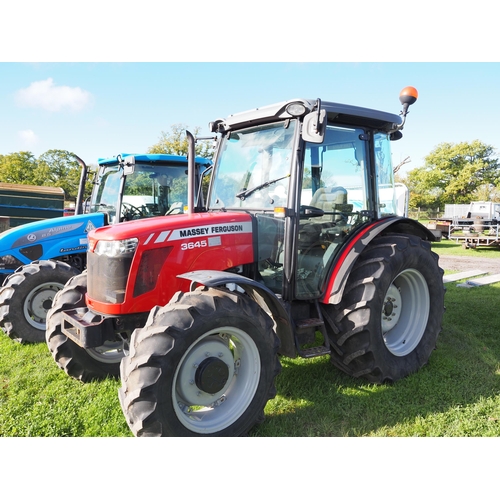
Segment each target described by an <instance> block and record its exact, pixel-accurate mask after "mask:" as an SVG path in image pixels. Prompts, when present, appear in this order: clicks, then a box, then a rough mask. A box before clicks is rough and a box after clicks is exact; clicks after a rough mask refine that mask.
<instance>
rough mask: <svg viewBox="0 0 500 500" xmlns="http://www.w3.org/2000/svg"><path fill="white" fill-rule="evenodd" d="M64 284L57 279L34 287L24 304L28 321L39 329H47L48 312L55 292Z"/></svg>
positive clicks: (24, 311)
mask: <svg viewBox="0 0 500 500" xmlns="http://www.w3.org/2000/svg"><path fill="white" fill-rule="evenodd" d="M63 286H64V285H62V284H61V283H57V282H55V281H52V282H49V283H42V284H41V285H38V286H37V287H35V288H33V290H31V292H30V293H29V294H28V295H27V297H26V300H25V301H24V304H23V313H24V317H25V318H26V321H27V322H28V323H29V324H30V325H31V326H33V327H34V328H36V329H38V330H45V320H46V318H47V312H48V310H49V309H50V308H51V306H52V302H53V300H54V296H55V294H56V293H57V292H58V291H59V290H61V289H62V288H63Z"/></svg>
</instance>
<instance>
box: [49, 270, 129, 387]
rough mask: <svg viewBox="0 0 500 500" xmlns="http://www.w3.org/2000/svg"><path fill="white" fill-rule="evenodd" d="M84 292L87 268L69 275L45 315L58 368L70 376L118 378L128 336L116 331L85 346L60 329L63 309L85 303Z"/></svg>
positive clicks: (96, 378)
mask: <svg viewBox="0 0 500 500" xmlns="http://www.w3.org/2000/svg"><path fill="white" fill-rule="evenodd" d="M86 292H87V271H84V272H83V273H82V274H79V275H77V276H75V277H73V278H71V280H70V281H68V283H67V284H66V286H65V287H64V288H63V289H62V290H61V291H59V292H58V293H57V294H56V296H55V297H54V303H53V305H52V308H51V309H50V311H49V313H48V315H47V332H46V342H47V346H48V348H49V351H50V352H51V354H52V357H53V358H54V361H55V362H56V363H57V365H58V366H59V368H62V369H63V370H64V371H65V372H66V373H67V374H68V375H69V376H70V377H73V378H75V379H77V380H81V381H82V382H88V381H90V380H100V379H104V378H107V377H111V378H118V376H119V374H120V361H121V360H122V358H123V357H124V356H125V354H126V352H127V351H128V339H126V338H122V337H121V336H120V335H117V337H116V339H115V341H107V342H105V343H104V345H102V346H100V347H95V348H89V349H84V348H83V347H80V346H79V345H77V344H75V342H73V341H72V340H71V339H69V338H68V337H66V335H64V333H62V330H61V322H62V312H63V311H67V310H69V309H78V308H83V307H85V305H86V304H85V294H86Z"/></svg>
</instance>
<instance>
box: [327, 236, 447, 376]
mask: <svg viewBox="0 0 500 500" xmlns="http://www.w3.org/2000/svg"><path fill="white" fill-rule="evenodd" d="M323 311H324V313H325V315H326V316H327V317H328V318H327V319H329V321H328V324H329V338H330V343H331V345H332V353H331V361H332V363H333V364H334V365H335V366H337V367H338V368H340V369H341V370H342V371H344V372H346V373H348V374H350V375H352V376H355V377H362V378H365V379H367V380H368V381H370V382H374V383H383V382H393V381H396V380H399V379H401V378H403V377H405V376H407V375H409V374H410V373H413V372H416V371H417V370H419V369H420V368H421V367H422V366H423V365H425V364H426V363H427V362H428V360H429V357H430V355H431V353H432V351H433V350H434V348H435V347H436V341H437V337H438V335H439V332H440V331H441V322H442V318H443V313H444V286H443V270H442V269H441V268H440V267H439V265H438V256H437V255H436V254H435V253H433V252H432V251H431V249H430V244H429V243H428V242H426V241H423V240H421V239H420V238H418V237H416V236H410V235H396V234H395V235H388V236H383V237H379V238H376V239H375V240H373V241H372V242H371V243H370V244H369V245H368V246H367V247H366V249H365V250H364V251H363V252H362V254H361V255H360V256H359V258H358V260H357V261H356V263H355V265H354V268H353V270H352V271H351V274H350V275H349V278H348V280H347V283H346V286H345V290H344V296H343V298H342V300H341V302H340V304H339V305H338V306H323Z"/></svg>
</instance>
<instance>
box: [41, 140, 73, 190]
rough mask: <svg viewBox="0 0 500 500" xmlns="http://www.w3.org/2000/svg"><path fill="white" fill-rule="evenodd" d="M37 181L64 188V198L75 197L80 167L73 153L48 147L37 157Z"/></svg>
mask: <svg viewBox="0 0 500 500" xmlns="http://www.w3.org/2000/svg"><path fill="white" fill-rule="evenodd" d="M37 173H38V174H39V175H40V177H39V178H38V179H37V180H38V181H39V183H42V184H43V185H45V186H55V187H61V188H63V189H64V193H65V194H66V198H68V199H75V198H76V195H77V193H78V184H79V182H80V175H81V167H80V164H79V163H78V161H77V160H76V158H75V155H74V154H73V153H70V152H69V151H65V150H61V149H50V150H49V151H46V152H45V153H43V155H41V156H40V157H39V158H38V172H37Z"/></svg>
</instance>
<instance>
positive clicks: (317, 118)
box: [302, 109, 326, 144]
mask: <svg viewBox="0 0 500 500" xmlns="http://www.w3.org/2000/svg"><path fill="white" fill-rule="evenodd" d="M325 131H326V111H325V110H324V109H321V110H320V111H314V112H313V113H309V114H308V115H307V116H306V117H305V118H304V123H303V125H302V139H304V141H308V142H313V143H315V144H321V143H322V142H323V140H324V138H325Z"/></svg>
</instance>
